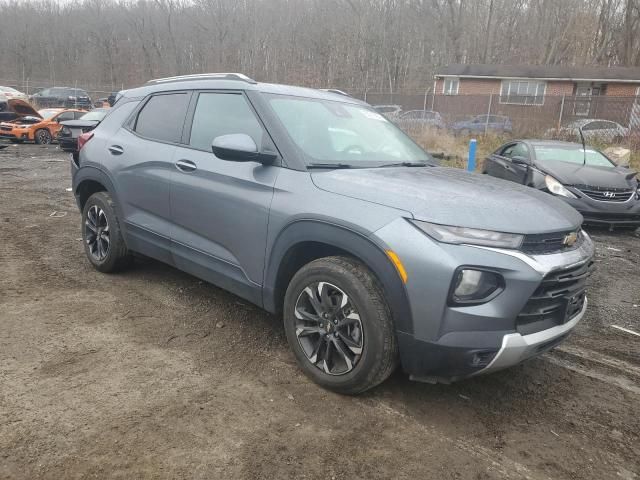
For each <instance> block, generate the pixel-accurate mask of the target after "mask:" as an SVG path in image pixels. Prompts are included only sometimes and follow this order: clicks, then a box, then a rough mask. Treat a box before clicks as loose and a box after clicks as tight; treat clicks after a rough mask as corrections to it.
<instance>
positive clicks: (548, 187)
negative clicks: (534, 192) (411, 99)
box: [483, 140, 640, 228]
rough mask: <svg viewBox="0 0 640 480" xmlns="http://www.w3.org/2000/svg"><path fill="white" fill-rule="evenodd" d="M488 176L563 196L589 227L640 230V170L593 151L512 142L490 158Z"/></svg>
mask: <svg viewBox="0 0 640 480" xmlns="http://www.w3.org/2000/svg"><path fill="white" fill-rule="evenodd" d="M483 173H486V174H488V175H491V176H494V177H498V178H502V179H505V180H510V181H512V182H516V183H519V184H522V185H527V186H530V187H533V188H537V189H539V190H542V191H544V192H547V193H550V194H552V195H554V196H556V197H558V198H561V199H562V200H564V201H565V202H567V203H568V204H569V205H571V206H572V207H573V208H575V209H576V210H578V211H579V212H580V213H581V214H582V216H583V217H584V222H585V223H586V224H595V225H605V226H608V227H610V228H613V227H622V226H624V227H633V228H636V227H638V226H640V184H639V183H638V179H637V177H636V172H632V171H630V170H629V169H628V168H625V167H621V166H617V165H616V164H615V163H613V162H612V161H611V160H609V159H608V158H607V157H606V156H605V155H604V154H603V153H601V152H600V151H598V150H596V149H594V148H591V147H587V148H586V150H584V149H583V147H582V144H579V143H568V142H560V141H543V140H517V141H511V142H508V143H505V144H504V145H502V146H501V147H500V148H499V149H498V150H496V151H495V152H493V154H491V155H490V156H489V157H488V158H487V159H486V161H485V163H484V167H483Z"/></svg>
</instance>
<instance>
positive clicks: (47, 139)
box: [36, 130, 51, 145]
mask: <svg viewBox="0 0 640 480" xmlns="http://www.w3.org/2000/svg"><path fill="white" fill-rule="evenodd" d="M36 136H37V140H38V143H39V144H41V145H47V144H49V143H51V134H50V133H49V131H48V130H38V131H37V132H36Z"/></svg>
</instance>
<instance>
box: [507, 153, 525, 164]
mask: <svg viewBox="0 0 640 480" xmlns="http://www.w3.org/2000/svg"><path fill="white" fill-rule="evenodd" d="M511 161H512V162H513V163H515V164H516V165H529V160H528V159H527V158H526V157H523V156H521V155H516V156H514V157H511Z"/></svg>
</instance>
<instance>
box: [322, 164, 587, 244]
mask: <svg viewBox="0 0 640 480" xmlns="http://www.w3.org/2000/svg"><path fill="white" fill-rule="evenodd" d="M312 178H313V182H314V183H315V184H316V186H317V187H318V188H320V189H322V190H326V191H329V192H333V193H337V194H339V195H344V196H347V197H352V198H357V199H360V200H364V201H367V202H371V203H377V204H381V205H386V206H389V207H393V208H397V209H400V210H404V211H407V212H410V213H411V214H412V215H413V216H414V217H415V218H416V219H418V220H424V221H427V222H432V223H439V224H443V225H454V226H460V227H471V228H481V229H486V230H495V231H499V232H511V233H523V234H528V233H542V232H552V231H563V230H571V229H575V228H577V227H578V226H580V224H581V223H582V216H581V215H580V214H579V213H578V212H577V211H575V210H574V209H573V208H572V207H570V206H569V205H568V204H566V203H565V202H563V201H562V200H560V199H558V198H555V197H553V196H552V195H549V194H547V193H544V192H541V191H538V190H536V189H535V188H530V187H524V186H522V185H518V184H516V183H513V182H508V181H505V180H500V179H497V178H493V177H489V176H487V175H477V174H473V173H469V172H466V171H464V170H460V169H456V168H446V167H424V168H423V167H407V168H371V169H354V170H330V171H325V172H314V173H312Z"/></svg>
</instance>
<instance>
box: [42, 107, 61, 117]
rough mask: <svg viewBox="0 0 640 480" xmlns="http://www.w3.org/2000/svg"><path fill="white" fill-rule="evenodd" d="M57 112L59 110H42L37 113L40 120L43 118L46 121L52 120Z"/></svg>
mask: <svg viewBox="0 0 640 480" xmlns="http://www.w3.org/2000/svg"><path fill="white" fill-rule="evenodd" d="M59 111H60V110H52V109H48V108H45V109H44V110H38V113H39V114H40V116H41V117H42V118H44V119H45V120H48V119H50V118H52V117H53V116H54V115H55V114H56V113H58V112H59Z"/></svg>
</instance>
